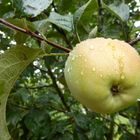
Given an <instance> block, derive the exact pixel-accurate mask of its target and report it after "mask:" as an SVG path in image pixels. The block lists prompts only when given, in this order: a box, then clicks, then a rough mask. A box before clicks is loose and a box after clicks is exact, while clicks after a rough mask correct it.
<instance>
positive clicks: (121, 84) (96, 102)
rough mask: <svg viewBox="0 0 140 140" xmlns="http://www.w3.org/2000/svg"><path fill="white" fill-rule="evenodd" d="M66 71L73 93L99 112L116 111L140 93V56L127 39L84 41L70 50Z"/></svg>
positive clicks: (132, 100) (67, 80) (131, 102)
mask: <svg viewBox="0 0 140 140" xmlns="http://www.w3.org/2000/svg"><path fill="white" fill-rule="evenodd" d="M64 74H65V79H66V82H67V85H68V87H69V89H70V91H71V93H72V95H73V96H74V97H75V98H76V99H77V100H78V101H80V102H81V103H82V104H83V105H85V106H86V107H88V108H90V109H91V110H93V111H95V112H99V113H113V112H116V111H119V110H121V109H124V108H126V107H128V106H130V105H132V104H133V103H134V102H136V100H137V98H138V97H140V57H139V54H138V53H137V51H136V50H135V49H134V48H133V47H132V46H130V45H129V44H128V43H126V42H124V41H120V40H117V39H110V38H108V39H105V38H95V39H87V40H85V41H82V42H81V43H79V44H77V45H76V47H75V48H74V49H73V50H72V51H71V52H70V54H69V56H68V59H67V61H66V65H65V69H64Z"/></svg>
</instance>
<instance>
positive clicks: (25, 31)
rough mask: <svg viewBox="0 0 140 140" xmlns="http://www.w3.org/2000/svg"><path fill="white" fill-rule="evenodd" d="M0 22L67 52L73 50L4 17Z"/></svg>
mask: <svg viewBox="0 0 140 140" xmlns="http://www.w3.org/2000/svg"><path fill="white" fill-rule="evenodd" d="M0 23H1V24H3V25H5V26H7V27H8V28H11V29H14V30H17V31H20V32H22V33H25V34H28V35H30V36H32V37H35V38H36V39H38V40H40V41H45V42H46V43H48V44H49V45H51V46H53V47H55V48H58V49H61V50H63V51H65V52H70V51H71V50H70V49H68V48H65V47H63V46H60V45H58V44H56V43H54V42H51V41H49V40H47V39H45V38H43V37H42V36H40V35H38V34H36V33H34V32H32V31H29V30H27V29H23V28H21V27H18V26H16V25H14V24H11V23H9V22H7V21H6V20H4V19H2V18H0Z"/></svg>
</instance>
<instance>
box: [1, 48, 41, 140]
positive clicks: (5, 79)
mask: <svg viewBox="0 0 140 140" xmlns="http://www.w3.org/2000/svg"><path fill="white" fill-rule="evenodd" d="M39 53H40V49H32V48H27V47H23V46H17V47H13V48H11V49H10V50H7V51H5V52H4V53H3V54H1V55H0V126H1V127H0V134H1V135H0V140H10V135H9V133H8V129H7V126H6V117H5V112H6V102H7V98H8V95H9V93H10V91H11V89H12V87H13V85H14V83H15V81H16V80H17V78H18V76H19V75H20V74H21V73H22V71H23V70H24V69H25V68H26V67H27V65H28V64H29V63H31V62H32V61H33V60H34V59H35V58H36V57H37V56H38V54H39Z"/></svg>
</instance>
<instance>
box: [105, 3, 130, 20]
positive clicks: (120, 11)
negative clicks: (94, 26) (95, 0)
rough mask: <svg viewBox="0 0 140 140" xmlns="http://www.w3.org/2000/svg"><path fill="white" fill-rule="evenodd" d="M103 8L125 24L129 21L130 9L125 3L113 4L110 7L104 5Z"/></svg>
mask: <svg viewBox="0 0 140 140" xmlns="http://www.w3.org/2000/svg"><path fill="white" fill-rule="evenodd" d="M103 8H105V9H107V10H108V11H109V12H111V13H112V14H114V15H115V16H116V17H118V18H119V19H120V20H121V21H123V22H125V21H127V20H128V19H129V11H130V10H129V7H128V5H127V4H125V3H120V4H118V3H113V4H111V5H109V6H107V5H106V4H104V3H103Z"/></svg>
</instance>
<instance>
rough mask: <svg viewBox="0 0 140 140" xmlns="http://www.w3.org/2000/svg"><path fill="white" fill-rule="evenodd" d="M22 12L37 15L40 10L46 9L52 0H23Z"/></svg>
mask: <svg viewBox="0 0 140 140" xmlns="http://www.w3.org/2000/svg"><path fill="white" fill-rule="evenodd" d="M22 2H23V8H24V12H25V13H27V14H28V15H32V16H33V17H35V16H37V15H39V14H40V13H41V12H42V11H44V10H45V9H47V8H48V7H49V6H50V4H51V3H52V0H40V1H38V0H23V1H22Z"/></svg>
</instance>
